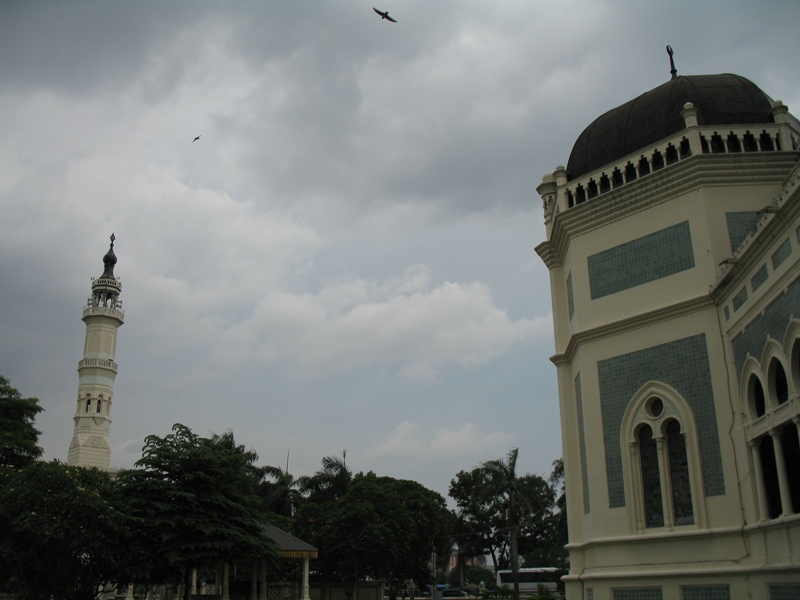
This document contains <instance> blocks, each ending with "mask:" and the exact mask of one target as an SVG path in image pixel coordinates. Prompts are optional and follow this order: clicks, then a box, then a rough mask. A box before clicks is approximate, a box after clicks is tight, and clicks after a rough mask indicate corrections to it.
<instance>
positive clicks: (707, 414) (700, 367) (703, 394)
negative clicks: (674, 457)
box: [597, 334, 725, 508]
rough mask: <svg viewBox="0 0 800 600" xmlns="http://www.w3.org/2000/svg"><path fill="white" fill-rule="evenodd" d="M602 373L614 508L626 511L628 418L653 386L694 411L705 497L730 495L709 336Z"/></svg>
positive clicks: (648, 352) (605, 365)
mask: <svg viewBox="0 0 800 600" xmlns="http://www.w3.org/2000/svg"><path fill="white" fill-rule="evenodd" d="M597 372H598V379H599V382H600V410H601V413H602V416H603V444H604V447H605V453H606V478H607V481H608V503H609V508H617V507H622V506H625V485H624V481H623V476H622V455H621V451H620V436H621V435H622V432H621V431H620V428H621V426H622V417H623V416H624V414H625V410H626V409H627V408H628V404H629V403H630V401H631V399H632V398H633V395H634V394H635V393H636V392H637V391H638V390H639V388H641V387H642V386H643V385H644V384H645V383H647V382H648V381H661V382H663V383H666V384H667V385H669V386H672V387H673V388H675V390H677V391H678V393H679V394H681V396H683V398H684V399H685V400H686V402H687V403H688V404H689V406H691V408H692V411H693V412H694V416H695V420H696V425H697V432H698V438H699V443H700V448H699V454H700V460H701V464H702V468H703V483H704V488H705V489H704V491H705V495H706V496H720V495H723V494H725V481H724V478H723V474H722V455H721V452H720V445H719V436H718V432H717V415H716V410H715V408H714V396H713V391H712V387H711V374H710V373H711V371H710V366H709V360H708V350H707V348H706V336H705V334H699V335H695V336H692V337H688V338H684V339H682V340H677V341H674V342H668V343H666V344H661V345H658V346H653V347H651V348H645V349H644V350H638V351H636V352H631V353H629V354H623V355H621V356H617V357H614V358H609V359H606V360H602V361H599V362H598V363H597Z"/></svg>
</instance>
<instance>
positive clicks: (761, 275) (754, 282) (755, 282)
mask: <svg viewBox="0 0 800 600" xmlns="http://www.w3.org/2000/svg"><path fill="white" fill-rule="evenodd" d="M767 277H769V273H768V272H767V265H766V264H763V265H761V268H760V269H759V270H758V271H756V272H755V274H754V275H753V277H752V278H751V279H750V285H751V286H752V288H753V291H754V292H755V291H756V290H757V289H758V288H760V287H761V285H762V284H763V283H764V282H765V281H766V280H767Z"/></svg>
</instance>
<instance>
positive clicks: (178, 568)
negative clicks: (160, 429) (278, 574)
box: [120, 423, 274, 600]
mask: <svg viewBox="0 0 800 600" xmlns="http://www.w3.org/2000/svg"><path fill="white" fill-rule="evenodd" d="M256 460H258V455H257V454H256V453H255V452H254V451H253V450H246V449H245V448H244V447H243V446H237V445H236V443H235V441H234V438H233V434H232V433H230V432H228V433H226V434H223V435H221V436H218V435H214V436H212V437H211V438H201V437H199V436H197V435H195V434H194V433H192V431H191V430H190V429H189V428H188V427H186V426H184V425H181V424H179V423H177V424H175V425H174V426H173V428H172V433H171V434H169V435H167V436H165V437H163V438H160V437H157V436H154V435H151V436H148V437H147V438H146V439H145V446H144V449H143V453H142V458H141V459H140V460H139V461H137V462H136V467H138V468H137V469H134V470H131V471H125V472H123V473H121V474H120V479H121V480H122V482H123V483H124V485H125V490H126V493H127V494H128V495H129V496H130V502H131V505H132V507H133V513H134V515H135V516H136V517H137V518H139V519H140V523H141V533H142V535H141V537H140V538H139V540H138V544H139V547H140V548H149V552H150V555H149V560H150V562H149V563H147V564H145V565H144V566H143V567H142V568H141V569H140V570H139V572H138V573H136V574H135V576H134V578H139V579H140V580H142V582H144V583H151V582H159V581H164V580H173V581H174V580H177V579H179V578H180V580H182V581H183V582H184V584H185V585H184V591H185V595H186V597H187V600H188V595H189V591H190V590H191V585H190V577H191V570H192V568H194V567H198V566H203V565H204V564H210V563H214V562H215V561H217V560H232V559H234V558H257V557H264V556H270V555H272V554H273V553H274V545H273V543H272V542H271V541H269V540H268V539H267V538H266V537H264V536H263V535H262V533H261V529H260V526H261V524H262V520H261V514H260V512H259V506H260V500H259V498H258V496H256V495H255V493H254V491H255V489H256V486H257V483H258V476H259V475H258V467H256V466H255V461H256Z"/></svg>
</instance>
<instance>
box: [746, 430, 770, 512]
mask: <svg viewBox="0 0 800 600" xmlns="http://www.w3.org/2000/svg"><path fill="white" fill-rule="evenodd" d="M748 445H749V446H750V451H751V452H752V454H753V469H754V471H755V479H756V481H755V483H756V492H757V496H758V520H759V521H766V520H767V519H769V504H768V502H767V488H765V487H764V469H763V467H762V465H761V440H760V439H755V440H750V441H749V442H748Z"/></svg>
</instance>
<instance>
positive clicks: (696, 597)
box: [681, 585, 731, 600]
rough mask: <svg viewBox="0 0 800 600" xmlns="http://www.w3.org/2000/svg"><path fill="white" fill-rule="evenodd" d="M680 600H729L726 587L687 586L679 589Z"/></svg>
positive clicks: (729, 593)
mask: <svg viewBox="0 0 800 600" xmlns="http://www.w3.org/2000/svg"><path fill="white" fill-rule="evenodd" d="M681 598H682V600H731V590H730V588H729V587H728V586H727V585H687V586H684V587H681Z"/></svg>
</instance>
